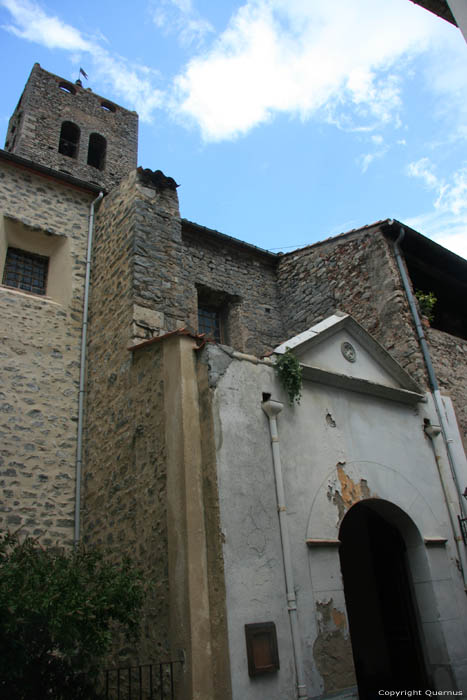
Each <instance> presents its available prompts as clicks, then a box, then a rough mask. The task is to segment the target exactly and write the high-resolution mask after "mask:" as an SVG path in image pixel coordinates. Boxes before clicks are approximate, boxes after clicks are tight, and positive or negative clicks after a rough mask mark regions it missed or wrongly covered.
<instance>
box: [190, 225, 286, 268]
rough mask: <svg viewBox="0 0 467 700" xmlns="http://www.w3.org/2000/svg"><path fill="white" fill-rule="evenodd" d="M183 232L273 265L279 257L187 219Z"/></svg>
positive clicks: (276, 254)
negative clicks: (255, 255) (257, 257)
mask: <svg viewBox="0 0 467 700" xmlns="http://www.w3.org/2000/svg"><path fill="white" fill-rule="evenodd" d="M184 232H186V233H193V234H195V235H198V236H204V237H206V238H208V239H209V238H210V239H212V240H217V241H218V242H220V243H221V244H223V245H226V244H227V245H231V246H232V247H235V248H237V249H240V250H244V251H245V252H249V253H255V254H257V255H260V256H262V257H263V258H267V259H269V260H270V261H271V262H272V263H275V262H276V261H277V259H278V258H280V257H281V256H280V255H279V254H278V253H271V251H269V250H266V249H265V248H260V247H259V246H256V245H253V244H252V243H246V242H245V241H242V240H240V239H239V238H234V237H233V236H228V235H227V234H226V233H221V232H220V231H216V230H215V229H212V228H207V227H206V226H201V225H200V224H196V223H195V222H193V221H189V220H188V219H182V233H184Z"/></svg>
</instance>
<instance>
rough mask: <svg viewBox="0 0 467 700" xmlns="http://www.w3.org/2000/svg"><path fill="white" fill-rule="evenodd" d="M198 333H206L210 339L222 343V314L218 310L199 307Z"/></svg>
mask: <svg viewBox="0 0 467 700" xmlns="http://www.w3.org/2000/svg"><path fill="white" fill-rule="evenodd" d="M198 333H205V334H206V336H207V337H208V338H211V340H215V341H216V343H220V342H221V324H220V314H219V311H217V310H216V309H206V308H204V307H202V306H200V307H198Z"/></svg>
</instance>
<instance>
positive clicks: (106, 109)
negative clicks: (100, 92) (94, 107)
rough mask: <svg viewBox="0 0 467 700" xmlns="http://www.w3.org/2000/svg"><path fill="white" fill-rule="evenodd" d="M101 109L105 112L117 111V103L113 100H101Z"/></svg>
mask: <svg viewBox="0 0 467 700" xmlns="http://www.w3.org/2000/svg"><path fill="white" fill-rule="evenodd" d="M101 109H103V110H104V112H115V105H113V104H112V103H111V102H101Z"/></svg>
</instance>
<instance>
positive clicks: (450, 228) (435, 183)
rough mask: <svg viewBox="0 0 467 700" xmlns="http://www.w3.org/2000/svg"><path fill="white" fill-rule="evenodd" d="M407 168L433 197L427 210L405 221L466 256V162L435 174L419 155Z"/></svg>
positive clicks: (433, 168)
mask: <svg viewBox="0 0 467 700" xmlns="http://www.w3.org/2000/svg"><path fill="white" fill-rule="evenodd" d="M407 172H408V174H409V175H410V176H411V177H419V178H421V179H422V180H423V182H424V183H425V186H426V187H427V188H428V189H429V190H431V191H433V194H434V197H435V199H434V202H433V210H432V211H431V212H428V213H425V214H421V215H419V216H416V217H412V218H411V219H406V223H407V224H408V225H409V226H412V228H415V229H417V230H419V231H421V232H422V233H423V234H424V235H426V236H428V237H429V238H433V239H434V240H435V241H436V242H437V243H440V244H441V245H443V246H445V247H446V248H449V249H450V250H452V251H453V252H454V253H457V254H458V255H462V256H463V257H465V258H467V166H464V167H461V168H459V169H458V170H457V171H455V172H454V173H452V174H451V176H450V178H443V177H439V176H437V175H436V172H435V166H434V165H433V164H432V163H431V162H430V160H429V159H428V158H421V159H420V160H418V161H416V162H413V163H410V164H409V166H408V168H407Z"/></svg>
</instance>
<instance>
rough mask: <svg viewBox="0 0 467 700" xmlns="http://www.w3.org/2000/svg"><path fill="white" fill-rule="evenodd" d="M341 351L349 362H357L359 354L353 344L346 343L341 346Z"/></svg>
mask: <svg viewBox="0 0 467 700" xmlns="http://www.w3.org/2000/svg"><path fill="white" fill-rule="evenodd" d="M341 351H342V354H343V355H344V357H345V359H346V360H347V361H348V362H355V360H356V359H357V353H356V351H355V348H354V346H353V345H352V343H349V342H347V341H344V342H343V343H342V345H341Z"/></svg>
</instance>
